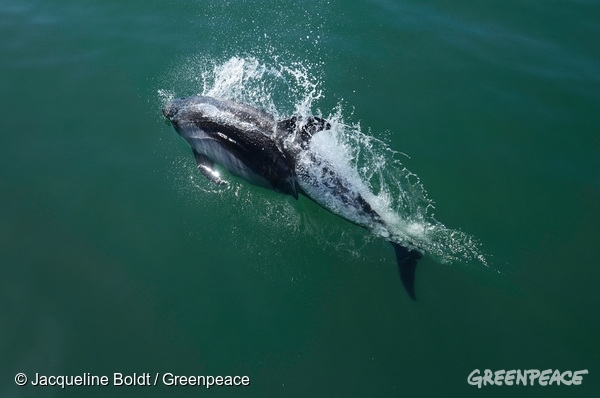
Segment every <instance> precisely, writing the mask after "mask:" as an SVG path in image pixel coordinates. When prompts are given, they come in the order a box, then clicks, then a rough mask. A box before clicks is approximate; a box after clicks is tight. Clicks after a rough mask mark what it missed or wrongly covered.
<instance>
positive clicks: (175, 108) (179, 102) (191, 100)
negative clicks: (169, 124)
mask: <svg viewBox="0 0 600 398" xmlns="http://www.w3.org/2000/svg"><path fill="white" fill-rule="evenodd" d="M203 98H205V97H201V96H192V97H183V98H173V99H171V100H169V102H167V103H166V104H165V106H164V107H163V110H162V113H163V115H165V117H166V118H167V119H169V120H171V121H173V118H174V117H175V115H177V113H179V111H181V110H182V109H185V108H187V107H189V106H190V105H193V104H196V103H202V102H203Z"/></svg>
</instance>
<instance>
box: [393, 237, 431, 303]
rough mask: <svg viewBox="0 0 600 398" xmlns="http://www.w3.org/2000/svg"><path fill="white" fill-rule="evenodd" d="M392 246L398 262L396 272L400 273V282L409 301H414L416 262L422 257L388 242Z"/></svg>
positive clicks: (417, 253)
mask: <svg viewBox="0 0 600 398" xmlns="http://www.w3.org/2000/svg"><path fill="white" fill-rule="evenodd" d="M390 243H391V244H392V246H394V251H395V252H396V260H397V261H398V272H399V273H400V280H401V281H402V285H404V289H405V290H406V293H408V295H409V296H410V298H411V299H413V300H416V299H417V297H416V295H415V271H416V269H417V260H418V259H420V258H421V257H423V255H422V254H421V253H420V252H419V251H417V250H409V249H407V248H406V247H404V246H402V245H400V244H398V243H395V242H390Z"/></svg>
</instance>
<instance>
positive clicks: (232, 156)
mask: <svg viewBox="0 0 600 398" xmlns="http://www.w3.org/2000/svg"><path fill="white" fill-rule="evenodd" d="M163 114H164V115H165V117H166V118H167V119H169V121H170V122H171V124H172V125H173V127H174V128H175V130H176V131H177V133H179V135H181V137H182V138H183V139H184V140H185V141H186V142H187V143H188V144H189V145H190V147H191V148H192V151H193V153H194V157H195V158H196V162H197V163H198V169H199V170H200V172H201V173H202V174H203V175H204V176H206V177H207V178H208V179H209V180H211V181H213V182H214V183H217V184H226V182H225V181H224V180H223V179H221V177H220V176H219V174H218V172H217V171H216V170H215V168H214V165H215V163H216V164H218V165H220V166H222V167H223V168H225V169H226V170H227V171H229V172H230V173H231V174H234V175H236V176H239V177H241V178H243V179H245V180H247V181H249V182H250V183H252V184H256V185H260V186H263V187H267V188H271V189H273V190H275V191H277V192H281V193H284V194H288V195H291V196H293V197H294V198H296V199H297V198H298V194H299V193H301V194H303V195H305V196H307V197H309V198H310V199H312V200H314V201H315V202H317V203H318V204H320V205H321V206H323V207H324V208H326V209H327V210H329V211H331V212H332V213H334V214H337V215H339V216H341V217H343V218H344V219H346V220H348V221H351V222H353V223H355V224H358V225H360V226H363V227H365V228H367V229H371V230H373V229H376V228H379V229H380V228H383V229H385V228H386V225H385V222H384V221H383V219H382V218H381V217H380V215H379V214H377V212H376V211H375V210H373V208H372V206H371V205H370V204H369V203H368V201H367V200H365V198H364V197H363V195H362V194H361V193H360V192H359V191H360V189H358V188H357V187H355V186H353V184H351V183H350V181H349V180H348V179H347V178H345V177H344V176H343V175H342V174H340V173H338V172H337V171H336V170H335V167H333V166H332V165H331V164H329V163H328V162H327V161H326V160H324V159H321V158H317V157H316V156H315V155H314V154H313V153H311V152H310V151H309V150H308V148H309V145H310V140H311V138H312V136H313V135H314V134H316V133H318V132H319V131H323V130H328V129H330V128H331V125H330V124H329V123H328V122H327V121H326V120H324V119H322V118H318V117H312V116H310V117H305V118H302V117H300V116H293V117H291V118H289V119H285V120H281V121H277V120H275V118H274V116H272V115H270V114H268V113H266V112H264V111H262V110H260V109H258V108H255V107H252V106H250V105H246V104H242V103H238V102H234V101H229V100H219V99H216V98H212V97H207V96H191V97H187V98H178V99H172V100H170V101H169V102H168V103H167V104H166V105H165V107H164V108H163ZM390 243H391V244H392V245H393V246H394V250H395V252H396V259H397V262H398V270H399V272H400V278H401V280H402V283H403V285H404V287H405V289H406V291H407V293H408V295H409V296H410V297H411V298H412V299H413V300H414V299H415V298H416V296H415V288H414V281H415V269H416V266H417V260H418V259H419V258H421V256H422V255H421V253H420V252H419V251H417V250H416V249H412V248H410V249H409V248H407V247H405V246H403V245H402V244H400V243H398V242H395V241H393V240H391V239H390Z"/></svg>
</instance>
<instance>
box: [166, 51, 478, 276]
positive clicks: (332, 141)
mask: <svg viewBox="0 0 600 398" xmlns="http://www.w3.org/2000/svg"><path fill="white" fill-rule="evenodd" d="M167 81H168V82H167V84H169V86H170V87H172V89H171V90H159V92H158V94H159V99H160V100H161V103H165V102H166V101H167V100H169V99H171V98H173V97H174V96H175V95H176V94H177V95H178V96H185V95H191V94H202V95H208V96H212V97H216V98H221V99H232V100H235V101H238V102H243V103H247V104H251V105H254V106H256V107H258V108H261V109H264V110H266V111H267V112H269V113H271V114H273V115H275V117H276V119H283V118H287V117H289V116H291V115H292V114H295V115H301V116H304V117H306V116H320V117H324V118H326V119H327V120H328V121H329V122H330V123H331V129H330V130H326V131H322V132H319V133H318V134H316V135H315V136H314V137H313V139H312V141H311V146H310V151H312V154H313V155H314V156H317V157H320V158H322V159H326V161H327V162H328V163H329V164H331V165H333V166H334V167H335V169H336V171H337V172H338V173H340V174H342V175H343V176H344V178H345V179H346V180H347V181H349V182H350V183H351V184H352V185H353V186H354V187H356V189H358V190H359V191H360V194H361V195H362V196H363V197H364V198H365V199H366V200H367V202H369V204H371V206H372V208H373V210H375V211H376V212H377V213H378V214H379V215H380V216H381V218H382V219H383V221H384V222H385V224H386V226H387V228H385V229H380V230H378V229H377V228H372V229H371V232H372V233H373V234H375V235H380V236H381V237H383V238H386V239H388V240H393V241H396V242H400V243H403V244H404V245H408V246H412V247H415V248H417V249H419V250H421V251H422V252H425V253H428V254H429V255H431V256H433V257H435V258H436V259H438V260H439V261H441V262H446V263H449V262H454V261H457V262H468V263H476V264H479V265H481V266H484V267H486V268H487V267H488V263H487V261H486V258H485V256H484V255H483V253H482V251H481V249H480V244H479V243H478V242H477V241H476V240H475V239H474V238H472V237H471V236H470V235H468V234H466V233H464V232H462V231H458V230H452V229H449V228H447V227H445V226H444V225H443V224H442V223H440V222H438V221H437V220H435V218H434V217H433V215H432V214H431V211H432V209H433V202H432V200H431V199H429V197H428V196H427V192H426V191H425V189H424V187H423V185H422V183H421V181H420V179H419V177H418V176H417V175H416V174H414V173H412V172H410V171H409V170H407V169H406V167H404V166H403V164H402V163H401V159H402V157H403V156H405V155H403V154H402V153H400V152H397V151H395V150H393V149H392V148H390V147H389V145H388V144H387V143H386V142H384V141H382V140H380V139H377V138H375V137H373V136H371V135H370V134H368V133H365V132H364V131H363V129H362V127H361V126H360V124H358V123H347V122H346V121H345V117H344V106H343V105H342V103H338V105H337V107H336V108H335V109H334V110H333V112H331V113H328V114H323V113H322V111H321V110H320V109H319V100H321V99H322V98H323V92H322V90H321V89H320V87H321V85H322V84H321V83H322V82H321V80H320V78H319V76H318V75H315V74H314V73H313V70H312V69H311V67H310V66H307V64H306V63H299V62H298V63H295V62H290V63H287V64H286V63H282V62H280V61H278V58H277V57H273V58H272V59H270V60H269V61H268V62H262V61H259V60H258V59H257V58H255V57H252V56H246V57H231V58H229V59H226V60H225V61H224V62H219V61H215V60H211V59H203V58H202V57H197V58H192V59H188V60H185V61H184V62H182V63H181V65H180V66H179V68H176V70H175V71H174V72H173V75H172V76H171V77H170V78H169V79H167ZM231 189H235V190H236V191H235V192H236V194H238V193H239V187H238V188H231ZM284 207H285V206H284ZM273 211H275V212H284V213H286V214H288V213H290V211H289V209H286V208H283V209H282V208H277V206H275V208H274V209H273ZM292 219H294V220H296V223H295V224H294V223H292V224H294V225H296V224H297V223H299V222H301V221H302V219H301V218H298V217H292ZM292 227H293V226H292ZM296 227H297V226H296Z"/></svg>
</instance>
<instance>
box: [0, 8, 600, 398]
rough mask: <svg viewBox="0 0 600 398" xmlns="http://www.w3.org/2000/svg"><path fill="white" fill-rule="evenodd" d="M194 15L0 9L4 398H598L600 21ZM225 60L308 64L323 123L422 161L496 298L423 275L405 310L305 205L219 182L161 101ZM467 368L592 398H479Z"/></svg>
mask: <svg viewBox="0 0 600 398" xmlns="http://www.w3.org/2000/svg"><path fill="white" fill-rule="evenodd" d="M182 3H183V2H177V1H151V2H141V1H137V2H127V3H126V4H125V3H124V2H116V1H112V0H108V1H97V0H84V1H81V0H79V1H62V0H61V1H59V0H56V1H51V2H49V1H46V2H42V1H35V0H19V1H16V0H5V1H2V2H1V3H0V37H2V40H1V41H0V76H2V77H1V78H0V93H1V94H0V101H1V102H0V104H1V108H0V109H2V115H3V118H2V141H1V143H0V300H1V303H2V304H1V306H0V396H6V397H30V396H31V397H33V396H35V397H37V396H51V397H54V396H78V397H79V396H107V395H113V396H136V395H139V396H198V395H203V394H206V395H211V396H255V397H265V396H267V397H271V396H272V397H279V396H285V397H287V396H291V397H305V396H373V397H401V396H409V397H410V396H441V395H442V394H443V395H446V394H452V395H456V396H481V395H484V396H594V395H596V394H597V393H598V392H599V391H600V382H599V376H598V375H599V374H600V373H599V372H600V339H599V338H598V336H599V333H600V320H599V317H598V303H599V299H600V294H599V293H598V289H597V287H596V284H597V282H598V281H599V280H600V271H599V270H598V265H599V264H598V263H599V261H598V260H597V255H596V252H595V250H596V248H597V244H598V237H599V234H598V225H600V206H599V205H598V204H599V203H600V179H599V176H600V141H599V138H598V137H599V134H598V132H599V131H600V129H599V128H600V106H599V105H600V51H599V50H598V46H597V39H596V38H597V37H600V23H599V21H600V5H599V4H598V3H597V2H595V1H528V2H525V1H504V2H495V3H492V4H489V2H475V1H473V2H469V1H460V2H436V1H424V2H423V1H420V2H417V1H408V0H407V1H391V0H388V1H384V0H380V1H362V2H359V1H352V2H348V1H346V2H341V1H313V2H305V3H306V4H304V3H301V2H275V1H262V2H260V1H256V2H251V1H230V2H222V1H191V2H186V3H185V4H182ZM234 56H238V57H242V58H248V57H256V58H257V59H258V60H260V61H261V62H274V61H273V60H274V59H277V60H278V61H277V62H279V63H281V64H284V65H297V64H298V63H300V64H305V65H307V66H308V67H309V69H310V75H311V76H313V77H314V79H315V81H316V82H317V83H318V88H319V90H322V92H323V95H324V97H323V98H321V99H320V100H319V101H318V102H316V103H315V104H314V107H315V109H314V111H315V112H316V111H322V112H323V113H324V114H328V113H329V112H333V110H334V109H335V108H336V107H337V106H339V105H340V104H342V106H343V111H344V117H345V120H346V121H347V122H349V123H360V126H361V129H362V131H363V132H365V133H369V134H371V135H374V136H375V137H378V138H381V139H384V140H385V141H386V142H387V143H388V145H389V146H390V147H391V148H393V149H394V150H396V151H399V152H402V153H405V154H407V155H408V156H409V157H402V163H403V164H404V165H405V166H406V167H407V168H408V169H410V170H411V171H412V172H413V173H415V174H416V175H418V177H419V179H420V181H421V183H422V184H423V186H424V187H425V188H426V190H427V192H428V197H429V198H431V199H432V200H433V201H434V202H435V209H434V210H433V211H432V213H433V214H434V216H435V219H436V220H438V221H440V222H441V223H443V224H444V225H446V226H447V227H449V228H452V229H456V230H460V231H463V232H465V233H468V234H470V235H471V236H473V237H475V238H476V239H478V240H479V242H480V244H481V249H482V251H483V252H484V253H485V254H486V258H487V260H488V262H489V264H490V265H491V266H492V268H493V269H494V270H495V271H499V274H498V273H496V272H488V271H487V270H486V269H485V267H482V266H481V265H477V264H472V263H469V262H460V261H459V262H456V261H455V262H453V263H452V264H443V263H440V262H439V261H437V260H436V259H434V258H432V257H431V256H427V255H426V256H425V257H424V258H423V259H422V260H421V261H420V263H419V267H418V269H417V282H416V290H417V296H418V300H417V301H416V302H413V301H411V300H410V299H409V298H408V297H407V295H406V293H405V292H404V291H403V289H402V286H401V284H400V281H399V280H398V279H399V278H398V276H397V270H396V266H395V260H394V254H393V250H392V249H391V246H390V245H389V244H388V243H386V242H385V241H383V240H378V239H373V238H371V237H369V235H368V233H367V232H365V231H364V230H362V229H360V228H359V227H356V226H354V225H352V224H350V223H348V222H346V221H343V220H341V219H340V218H337V217H336V216H334V215H332V214H330V213H328V212H326V211H325V210H322V209H320V208H319V207H318V206H317V205H315V204H314V203H312V202H310V201H309V200H307V199H306V198H300V200H299V201H298V202H296V201H295V200H294V199H292V198H291V197H285V196H283V195H280V194H277V193H275V192H272V191H268V190H265V189H262V188H257V187H254V186H251V185H247V184H246V185H245V184H242V183H240V184H239V187H240V188H239V189H238V190H236V191H232V192H229V191H226V192H223V191H218V190H214V189H213V188H212V187H211V186H210V185H209V184H207V183H206V182H205V181H203V179H202V177H201V176H199V175H198V173H197V172H195V170H194V165H193V159H192V156H191V154H190V151H189V148H187V147H186V145H185V143H183V142H182V141H181V140H180V139H179V138H178V137H177V136H176V134H175V132H174V131H173V129H172V128H171V127H170V126H167V125H165V124H164V122H163V120H162V116H161V114H160V106H161V99H160V95H159V94H158V91H159V90H169V91H172V92H174V93H175V94H179V95H187V94H190V93H193V92H199V91H201V89H202V88H201V87H200V86H199V85H200V83H201V79H199V78H200V76H197V75H196V72H197V71H199V70H202V66H201V65H198V63H201V62H207V60H214V62H216V63H217V64H218V63H222V62H224V61H226V60H227V59H230V57H234ZM275 95H276V94H275ZM274 101H275V102H278V103H285V102H286V98H276V99H275V100H274ZM474 369H480V370H481V371H482V372H483V369H492V370H499V369H505V370H510V369H523V370H525V369H540V370H544V369H560V370H561V371H566V370H571V371H576V370H580V369H588V371H589V374H587V375H584V377H583V383H582V385H580V386H564V385H561V386H556V385H553V386H546V387H542V386H539V385H537V384H536V385H535V386H527V387H524V386H514V385H513V386H506V385H503V386H485V387H483V388H482V389H477V387H475V386H471V385H469V384H468V383H467V376H468V375H469V374H470V373H471V372H472V371H473V370H474ZM19 372H23V373H25V374H26V375H27V376H28V377H29V378H30V381H32V380H33V378H34V377H35V373H40V374H43V375H48V376H50V375H82V374H84V373H91V374H93V375H108V376H109V377H110V379H111V384H112V375H113V373H115V372H120V373H123V374H133V373H134V372H137V374H141V373H143V372H148V373H150V374H151V375H152V377H154V375H155V374H156V373H160V374H161V375H162V374H164V373H167V372H170V373H173V374H177V375H186V376H189V375H215V376H216V375H248V376H249V377H250V380H251V383H250V386H247V387H224V386H223V387H213V388H211V389H210V390H208V391H206V390H205V388H203V387H189V386H188V387H182V386H178V387H166V386H149V387H144V386H137V387H133V386H132V387H125V386H121V387H114V386H108V387H103V386H93V387H92V386H89V387H83V386H79V387H78V386H73V387H67V388H66V389H65V390H62V389H61V388H60V387H39V386H38V387H35V386H32V385H27V386H25V387H20V386H17V385H16V384H15V381H14V378H15V375H16V374H17V373H19ZM159 384H160V383H159Z"/></svg>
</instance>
